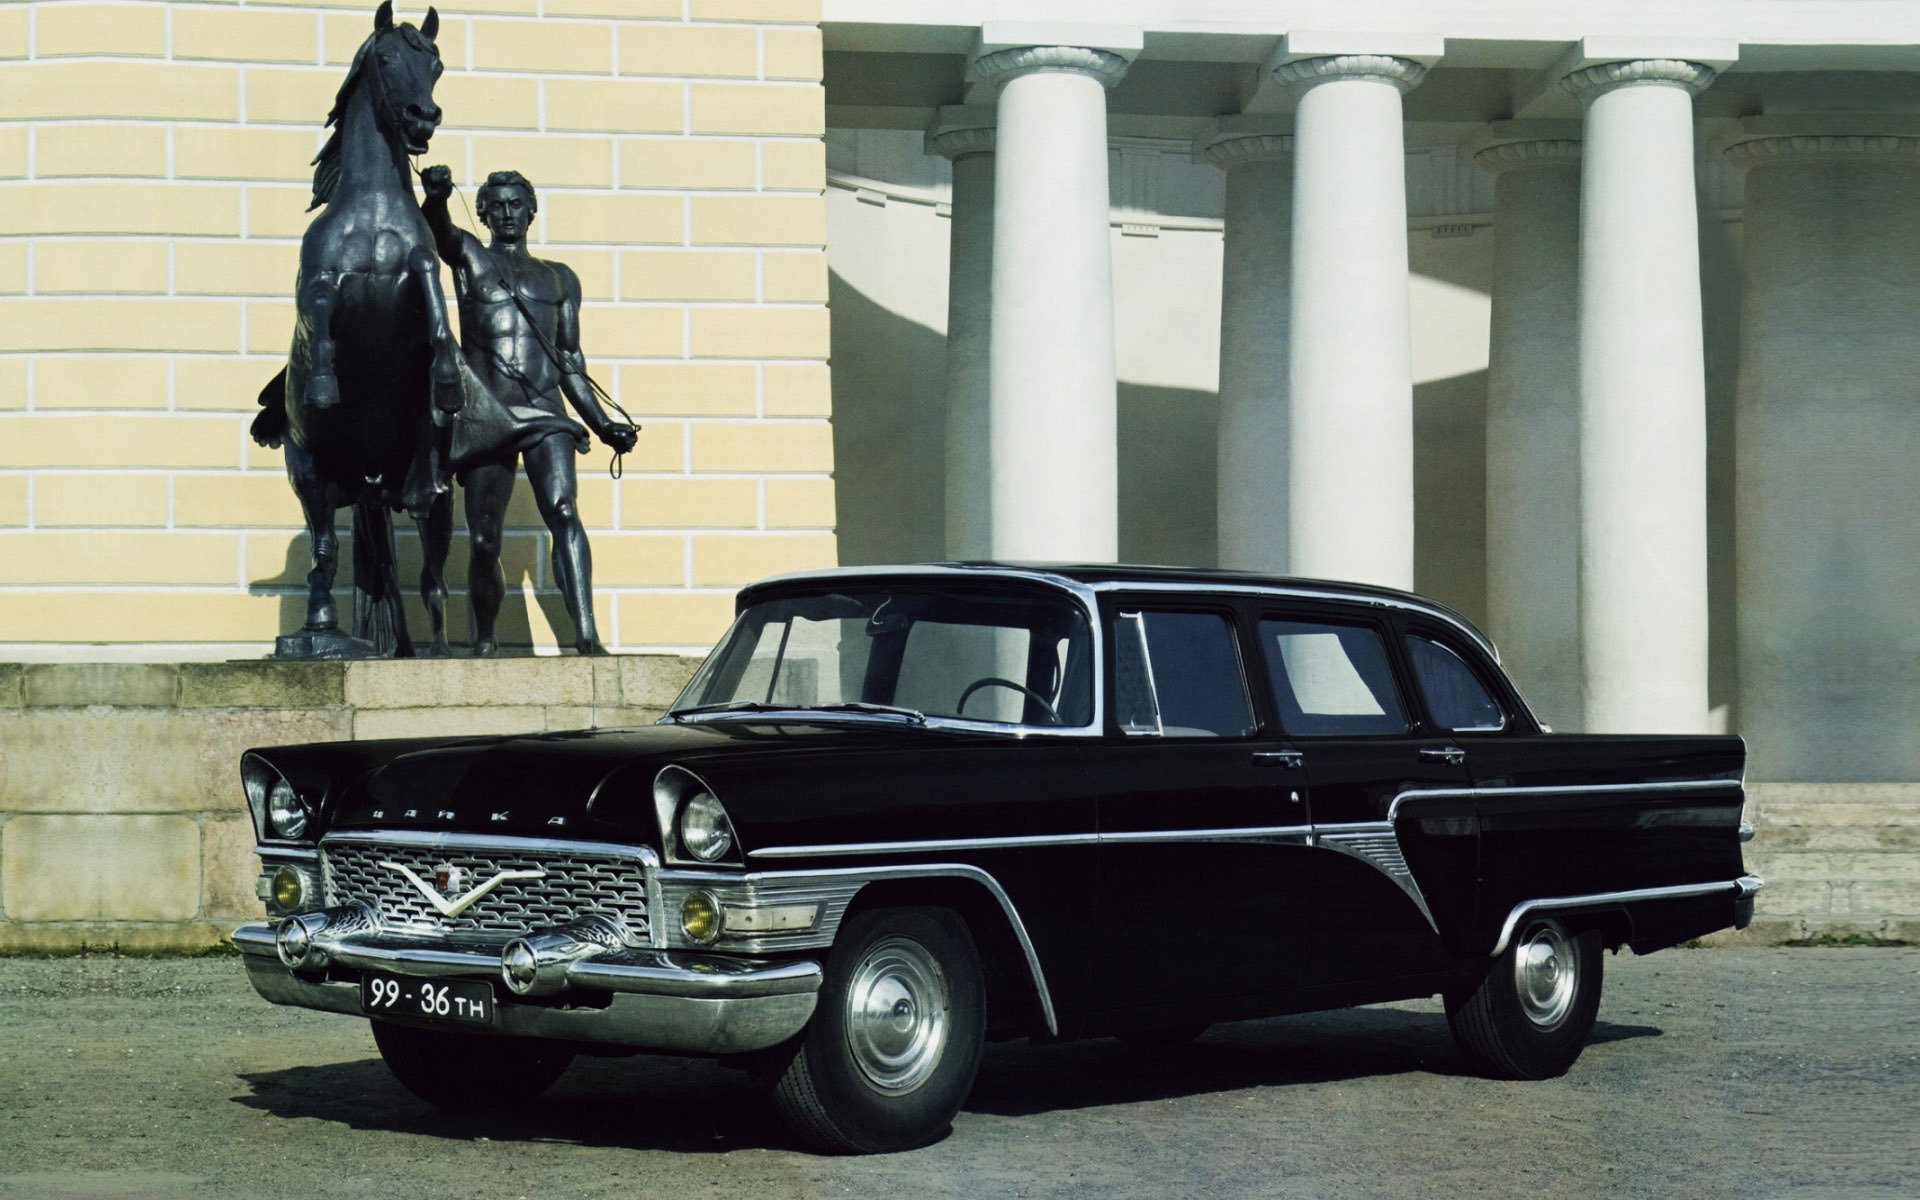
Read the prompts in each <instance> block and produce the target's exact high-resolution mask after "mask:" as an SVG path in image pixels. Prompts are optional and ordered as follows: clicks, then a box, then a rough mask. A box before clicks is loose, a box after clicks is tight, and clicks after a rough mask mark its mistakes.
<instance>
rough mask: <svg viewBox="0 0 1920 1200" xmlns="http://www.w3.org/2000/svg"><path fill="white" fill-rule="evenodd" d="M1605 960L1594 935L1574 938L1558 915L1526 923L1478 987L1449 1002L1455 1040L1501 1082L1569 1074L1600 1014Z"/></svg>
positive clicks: (1530, 920)
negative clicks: (1601, 985)
mask: <svg viewBox="0 0 1920 1200" xmlns="http://www.w3.org/2000/svg"><path fill="white" fill-rule="evenodd" d="M1602 961H1603V960H1602V957H1601V953H1600V935H1599V933H1598V932H1596V931H1594V930H1588V931H1586V932H1585V933H1581V934H1577V935H1576V934H1572V933H1569V932H1568V931H1567V928H1566V927H1565V926H1564V925H1562V924H1561V923H1560V922H1558V921H1556V920H1554V919H1553V918H1551V917H1534V918H1531V919H1529V920H1527V921H1524V922H1522V923H1521V925H1520V927H1519V928H1518V929H1516V930H1515V931H1514V935H1513V940H1512V941H1511V942H1510V943H1509V944H1508V946H1507V948H1506V949H1505V950H1504V951H1502V952H1501V954H1500V956H1499V957H1498V958H1496V959H1494V960H1493V965H1492V966H1491V967H1489V968H1488V969H1487V973H1486V976H1485V977H1484V978H1482V979H1481V980H1480V983H1479V985H1478V986H1477V987H1475V988H1474V989H1473V990H1472V991H1471V992H1466V993H1462V994H1459V995H1452V996H1448V997H1447V1024H1448V1025H1449V1026H1450V1027H1452V1029H1453V1036H1454V1040H1456V1041H1457V1042H1459V1043H1460V1048H1461V1049H1462V1050H1464V1051H1466V1053H1467V1057H1468V1058H1470V1059H1472V1060H1473V1063H1474V1065H1475V1066H1477V1067H1479V1068H1480V1069H1481V1070H1482V1071H1483V1072H1485V1073H1486V1074H1488V1075H1491V1076H1493V1077H1494V1078H1496V1079H1552V1078H1553V1077H1554V1076H1556V1075H1564V1074H1566V1071H1567V1068H1568V1067H1571V1066H1572V1065H1573V1063H1574V1060H1575V1059H1577V1058H1579V1057H1580V1051H1581V1050H1582V1049H1584V1048H1585V1047H1586V1044H1587V1036H1588V1035H1589V1034H1590V1033H1592V1032H1593V1020H1594V1017H1595V1015H1596V1014H1597V1013H1598V1012H1599V1011H1600V983H1601V975H1602V970H1603V968H1602V965H1601V964H1602ZM1569 972H1570V973H1571V977H1569Z"/></svg>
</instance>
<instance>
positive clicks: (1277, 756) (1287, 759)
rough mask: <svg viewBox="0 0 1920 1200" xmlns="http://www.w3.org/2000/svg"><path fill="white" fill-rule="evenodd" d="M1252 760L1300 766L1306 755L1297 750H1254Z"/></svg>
mask: <svg viewBox="0 0 1920 1200" xmlns="http://www.w3.org/2000/svg"><path fill="white" fill-rule="evenodd" d="M1253 761H1254V762H1256V763H1276V764H1278V765H1280V766H1283V767H1298V766H1302V765H1304V764H1305V763H1306V761H1307V756H1306V755H1304V754H1302V753H1300V752H1299V751H1298V750H1255V751H1254V752H1253Z"/></svg>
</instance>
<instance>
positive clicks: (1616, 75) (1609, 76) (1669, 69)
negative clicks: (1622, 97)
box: [1560, 58, 1716, 104]
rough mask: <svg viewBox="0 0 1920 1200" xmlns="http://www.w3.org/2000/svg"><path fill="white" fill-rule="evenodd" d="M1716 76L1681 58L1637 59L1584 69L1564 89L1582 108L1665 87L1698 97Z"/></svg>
mask: <svg viewBox="0 0 1920 1200" xmlns="http://www.w3.org/2000/svg"><path fill="white" fill-rule="evenodd" d="M1715 74H1716V72H1715V71H1714V69H1713V68H1712V67H1709V66H1707V65H1706V64H1704V63H1697V62H1688V61H1686V60H1685V59H1679V58H1635V59H1627V60H1624V61H1621V62H1609V63H1599V64H1596V65H1594V66H1591V67H1581V68H1579V69H1578V70H1576V71H1573V72H1571V73H1569V74H1567V75H1565V76H1563V77H1562V78H1561V80H1560V86H1561V87H1563V88H1565V89H1567V91H1568V92H1570V93H1572V95H1573V97H1574V98H1575V99H1577V100H1579V101H1580V102H1581V103H1582V104H1587V103H1590V102H1592V100H1593V99H1594V98H1595V97H1597V96H1601V95H1604V94H1605V93H1607V92H1611V91H1613V90H1615V89H1616V88H1623V87H1636V86H1645V85H1650V84H1661V85H1665V86H1669V87H1679V88H1684V89H1685V90H1686V91H1687V93H1688V94H1689V95H1692V96H1698V95H1699V94H1700V93H1701V92H1704V91H1706V90H1707V88H1708V87H1709V86H1711V85H1712V83H1713V80H1714V76H1715Z"/></svg>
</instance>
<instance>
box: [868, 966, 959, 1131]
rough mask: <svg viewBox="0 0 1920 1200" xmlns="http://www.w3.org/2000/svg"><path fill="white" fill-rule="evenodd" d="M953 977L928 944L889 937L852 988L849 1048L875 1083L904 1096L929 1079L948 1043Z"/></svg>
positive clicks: (881, 1087) (890, 1091) (875, 1085)
mask: <svg viewBox="0 0 1920 1200" xmlns="http://www.w3.org/2000/svg"><path fill="white" fill-rule="evenodd" d="M951 1006H952V1000H951V996H950V994H949V992H948V989H947V977H946V975H945V974H944V973H943V972H942V971H941V970H940V964H939V963H937V962H935V961H934V959H933V956H932V955H931V954H929V953H927V948H926V947H925V946H922V945H921V944H920V943H919V942H916V941H912V940H910V939H908V938H897V937H896V938H887V939H886V940H884V941H881V942H878V943H876V944H875V945H874V946H873V947H872V948H871V949H870V950H868V951H867V956H866V957H865V958H863V959H861V960H860V965H859V966H857V967H855V968H854V972H853V982H852V983H851V984H850V985H849V986H848V988H847V1048H848V1049H849V1050H850V1051H852V1053H853V1061H854V1063H855V1064H856V1065H858V1066H859V1068H860V1072H861V1074H863V1075H865V1076H866V1077H867V1079H868V1081H869V1082H870V1083H872V1084H873V1086H874V1087H876V1088H878V1089H880V1090H881V1091H883V1092H888V1093H892V1094H894V1095H898V1094H900V1093H903V1092H910V1091H912V1090H913V1089H915V1088H917V1087H919V1086H920V1085H921V1084H923V1083H925V1082H926V1081H927V1076H929V1075H931V1074H933V1069H934V1067H936V1066H938V1065H939V1063H940V1054H941V1052H942V1051H943V1050H945V1049H946V1045H947V1013H948V1010H949V1009H950V1008H951Z"/></svg>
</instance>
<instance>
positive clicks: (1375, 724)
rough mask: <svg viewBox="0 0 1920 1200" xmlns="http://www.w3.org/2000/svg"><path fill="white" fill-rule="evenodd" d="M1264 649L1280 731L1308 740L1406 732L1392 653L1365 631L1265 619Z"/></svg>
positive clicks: (1363, 628) (1366, 628) (1376, 635)
mask: <svg viewBox="0 0 1920 1200" xmlns="http://www.w3.org/2000/svg"><path fill="white" fill-rule="evenodd" d="M1260 648H1261V651H1262V653H1263V654H1264V655H1265V656H1266V660H1267V675H1268V678H1269V679H1271V680H1272V683H1273V704H1274V707H1275V708H1276V709H1277V710H1278V711H1279V714H1280V728H1281V729H1282V730H1284V731H1285V732H1287V733H1291V734H1299V735H1301V736H1305V737H1313V736H1320V737H1335V736H1343V735H1344V736H1354V735H1363V734H1391V733H1405V732H1406V731H1407V713H1406V706H1405V705H1403V704H1402V703H1401V702H1400V693H1399V691H1398V689H1396V688H1395V686H1394V682H1393V670H1392V668H1391V667H1390V666H1389V665H1388V663H1387V647H1386V643H1385V641H1383V640H1382V639H1381V637H1380V635H1379V633H1378V632H1376V631H1375V630H1374V629H1373V628H1372V627H1370V626H1365V625H1338V624H1333V623H1328V622H1319V621H1286V620H1279V619H1271V618H1270V619H1268V620H1264V621H1262V622H1260Z"/></svg>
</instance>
